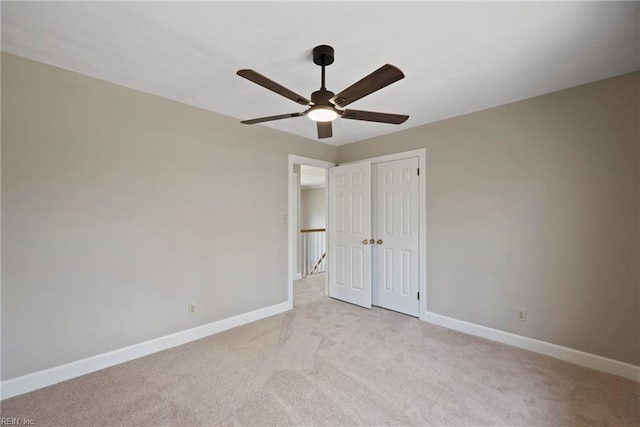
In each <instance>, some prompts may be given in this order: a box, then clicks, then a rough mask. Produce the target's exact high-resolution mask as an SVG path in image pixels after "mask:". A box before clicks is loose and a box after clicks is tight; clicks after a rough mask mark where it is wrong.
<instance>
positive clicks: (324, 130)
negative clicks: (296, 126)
mask: <svg viewBox="0 0 640 427" xmlns="http://www.w3.org/2000/svg"><path fill="white" fill-rule="evenodd" d="M317 123H318V139H322V138H331V137H332V136H333V127H332V126H331V122H317Z"/></svg>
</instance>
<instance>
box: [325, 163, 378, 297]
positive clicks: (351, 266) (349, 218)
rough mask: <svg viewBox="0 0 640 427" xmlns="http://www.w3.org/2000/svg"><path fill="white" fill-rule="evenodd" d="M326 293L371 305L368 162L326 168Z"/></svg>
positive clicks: (369, 184) (369, 171)
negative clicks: (327, 209) (327, 190)
mask: <svg viewBox="0 0 640 427" xmlns="http://www.w3.org/2000/svg"><path fill="white" fill-rule="evenodd" d="M328 229H329V264H328V268H329V296H330V297H332V298H336V299H339V300H342V301H346V302H350V303H352V304H356V305H359V306H362V307H366V308H371V246H372V245H371V244H370V239H371V163H370V162H361V163H353V164H349V165H344V166H337V167H334V168H330V169H329V227H328Z"/></svg>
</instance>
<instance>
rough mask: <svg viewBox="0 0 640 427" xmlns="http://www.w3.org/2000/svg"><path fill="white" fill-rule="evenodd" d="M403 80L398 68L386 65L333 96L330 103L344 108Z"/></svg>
mask: <svg viewBox="0 0 640 427" xmlns="http://www.w3.org/2000/svg"><path fill="white" fill-rule="evenodd" d="M403 78H404V74H403V73H402V71H400V69H399V68H398V67H394V66H393V65H391V64H386V65H383V66H382V67H380V68H378V69H377V70H376V71H374V72H373V73H371V74H369V75H368V76H367V77H365V78H363V79H362V80H360V81H358V82H356V83H354V84H352V85H351V86H349V87H348V88H346V89H345V90H343V91H342V92H340V93H339V94H337V95H335V96H334V97H333V98H331V99H330V101H331V102H332V103H334V104H335V105H337V106H338V107H344V106H345V105H349V104H351V103H352V102H354V101H357V100H358V99H360V98H363V97H365V96H367V95H370V94H372V93H373V92H375V91H377V90H380V89H382V88H383V87H386V86H389V85H390V84H391V83H395V82H397V81H398V80H401V79H403Z"/></svg>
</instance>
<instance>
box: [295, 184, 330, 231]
mask: <svg viewBox="0 0 640 427" xmlns="http://www.w3.org/2000/svg"><path fill="white" fill-rule="evenodd" d="M326 199H327V197H326V190H325V189H324V188H303V189H302V190H300V228H302V229H305V228H326V226H327V200H326Z"/></svg>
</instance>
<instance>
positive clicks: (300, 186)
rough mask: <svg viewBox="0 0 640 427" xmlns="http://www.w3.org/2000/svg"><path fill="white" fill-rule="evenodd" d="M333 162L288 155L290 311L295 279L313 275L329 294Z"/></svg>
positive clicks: (316, 281) (325, 292)
mask: <svg viewBox="0 0 640 427" xmlns="http://www.w3.org/2000/svg"><path fill="white" fill-rule="evenodd" d="M332 166H334V164H333V163H330V162H326V161H323V160H317V159H312V158H308V157H302V156H297V155H294V154H289V162H288V177H289V187H288V188H289V191H288V192H289V197H288V205H289V207H288V213H287V224H288V242H289V245H288V246H289V250H288V299H287V301H288V302H289V305H290V308H293V285H294V280H300V279H303V278H305V277H310V276H312V275H316V276H315V278H314V282H315V283H319V281H322V282H323V284H324V286H323V288H324V294H325V295H327V294H328V291H327V289H328V287H327V282H326V278H325V276H326V274H323V273H322V272H323V271H325V270H326V268H327V267H328V263H329V259H328V256H327V255H326V240H327V239H326V230H327V223H326V221H327V203H326V201H327V200H328V196H327V180H328V172H327V171H328V169H329V168H330V167H332Z"/></svg>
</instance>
